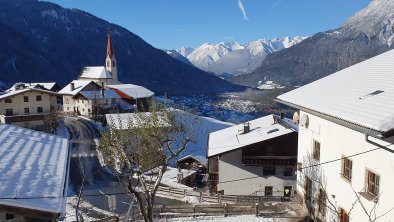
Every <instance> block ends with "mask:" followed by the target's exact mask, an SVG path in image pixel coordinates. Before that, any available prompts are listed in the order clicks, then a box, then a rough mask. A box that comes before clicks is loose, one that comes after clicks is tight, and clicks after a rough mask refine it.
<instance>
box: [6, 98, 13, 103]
mask: <svg viewBox="0 0 394 222" xmlns="http://www.w3.org/2000/svg"><path fill="white" fill-rule="evenodd" d="M4 103H12V99H11V98H5V99H4Z"/></svg>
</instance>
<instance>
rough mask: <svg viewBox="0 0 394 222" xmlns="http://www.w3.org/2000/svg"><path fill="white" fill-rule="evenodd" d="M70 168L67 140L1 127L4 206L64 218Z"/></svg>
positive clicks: (0, 186)
mask: <svg viewBox="0 0 394 222" xmlns="http://www.w3.org/2000/svg"><path fill="white" fill-rule="evenodd" d="M68 167H69V142H68V140H67V139H65V138H63V137H59V136H55V135H52V134H47V133H42V132H39V131H34V130H30V129H26V128H22V127H17V126H13V125H8V124H0V197H1V199H0V204H1V205H8V206H14V207H21V208H28V209H33V210H39V211H45V212H52V213H59V214H60V216H61V217H64V213H65V205H66V200H67V199H66V196H67V180H68V179H67V178H68ZM40 197H41V198H40Z"/></svg>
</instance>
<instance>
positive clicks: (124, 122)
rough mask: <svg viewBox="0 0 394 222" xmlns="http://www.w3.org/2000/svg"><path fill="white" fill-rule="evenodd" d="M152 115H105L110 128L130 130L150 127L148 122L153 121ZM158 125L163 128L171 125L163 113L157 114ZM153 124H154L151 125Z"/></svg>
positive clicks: (146, 113)
mask: <svg viewBox="0 0 394 222" xmlns="http://www.w3.org/2000/svg"><path fill="white" fill-rule="evenodd" d="M151 115H152V113H150V112H141V113H117V114H105V118H106V120H107V123H108V125H109V126H110V127H112V128H115V129H122V130H125V129H130V128H140V127H143V126H149V125H150V124H149V123H147V121H152V118H151V117H150V116H151ZM157 118H158V121H159V123H158V125H160V126H161V127H169V126H170V123H169V121H168V120H166V117H165V116H162V114H161V113H157ZM151 124H153V123H151Z"/></svg>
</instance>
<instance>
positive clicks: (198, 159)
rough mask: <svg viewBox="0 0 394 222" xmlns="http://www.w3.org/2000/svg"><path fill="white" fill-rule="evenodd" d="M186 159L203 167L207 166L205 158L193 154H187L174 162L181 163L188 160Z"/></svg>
mask: <svg viewBox="0 0 394 222" xmlns="http://www.w3.org/2000/svg"><path fill="white" fill-rule="evenodd" d="M188 158H192V159H194V160H196V161H198V162H200V163H201V164H203V165H205V166H207V164H208V161H207V158H206V157H205V156H201V155H195V154H189V155H187V156H185V157H182V158H180V159H178V160H177V161H176V162H181V161H183V160H185V159H188Z"/></svg>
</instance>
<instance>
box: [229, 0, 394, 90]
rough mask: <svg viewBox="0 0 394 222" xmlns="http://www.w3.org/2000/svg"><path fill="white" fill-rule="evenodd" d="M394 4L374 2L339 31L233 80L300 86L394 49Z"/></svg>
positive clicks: (322, 35) (307, 42)
mask: <svg viewBox="0 0 394 222" xmlns="http://www.w3.org/2000/svg"><path fill="white" fill-rule="evenodd" d="M393 42H394V1H393V0H374V1H371V3H370V4H369V5H368V6H367V7H366V8H364V9H363V10H361V11H359V12H358V13H356V14H355V15H353V16H352V17H350V18H349V19H347V20H346V21H345V22H344V23H343V25H342V26H340V27H339V28H337V29H333V30H328V31H325V32H320V33H317V34H315V35H313V36H312V37H310V38H308V39H305V40H304V41H302V42H301V43H299V44H297V45H295V46H294V47H291V48H288V49H284V50H280V51H278V52H275V53H272V54H269V55H268V56H267V58H265V59H264V61H263V62H262V64H261V66H259V67H258V68H256V70H255V71H253V72H252V73H250V74H247V75H242V76H236V77H234V78H232V79H230V81H232V82H234V83H237V84H241V85H247V86H257V85H258V83H259V81H263V80H265V79H267V80H271V81H275V82H277V83H280V84H289V85H293V86H296V85H297V86H300V85H304V84H307V83H310V82H312V81H314V80H317V79H320V78H322V77H325V76H327V75H329V74H331V73H334V72H337V71H339V70H341V69H344V68H346V67H349V66H351V65H354V64H356V63H359V62H361V61H364V60H366V59H368V58H371V57H373V56H376V55H379V54H381V53H383V52H386V51H388V50H390V49H393V48H394V44H393Z"/></svg>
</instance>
